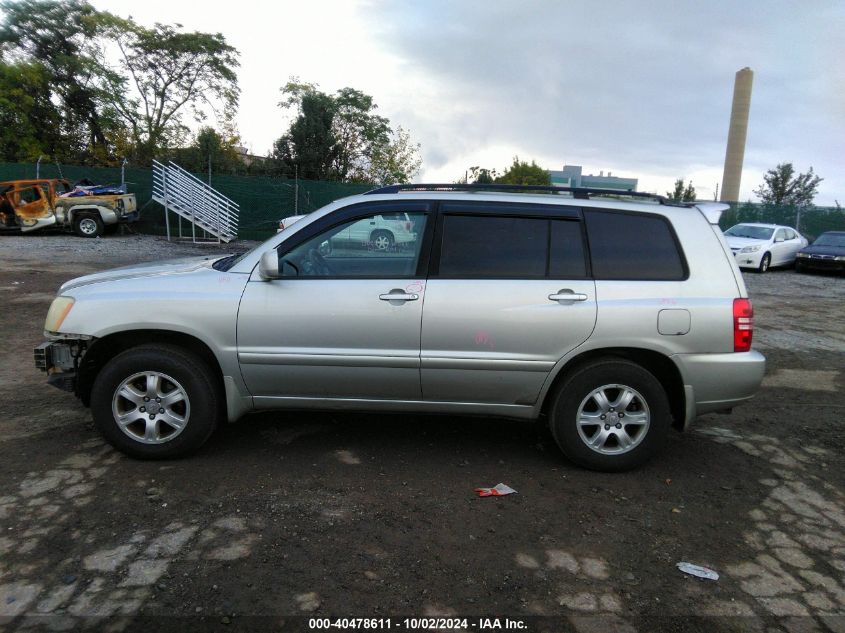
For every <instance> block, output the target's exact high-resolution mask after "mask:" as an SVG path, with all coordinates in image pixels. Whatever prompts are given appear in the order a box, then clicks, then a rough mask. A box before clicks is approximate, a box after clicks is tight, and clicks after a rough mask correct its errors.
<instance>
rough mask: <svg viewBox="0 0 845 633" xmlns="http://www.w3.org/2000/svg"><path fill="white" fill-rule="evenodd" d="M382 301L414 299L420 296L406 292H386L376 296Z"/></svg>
mask: <svg viewBox="0 0 845 633" xmlns="http://www.w3.org/2000/svg"><path fill="white" fill-rule="evenodd" d="M378 298H379V299H381V300H382V301H416V300H417V299H419V298H420V296H419V295H417V294H412V293H406V292H388V293H386V294H383V295H379V296H378Z"/></svg>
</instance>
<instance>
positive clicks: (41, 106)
mask: <svg viewBox="0 0 845 633" xmlns="http://www.w3.org/2000/svg"><path fill="white" fill-rule="evenodd" d="M60 127H61V113H60V112H59V110H58V108H57V107H56V105H55V104H54V103H53V102H52V100H51V90H50V74H49V72H48V71H47V69H46V68H44V67H43V66H41V65H40V64H32V63H29V62H19V63H12V64H6V63H5V62H2V61H0V160H4V161H8V162H30V161H35V160H37V159H38V157H39V156H41V155H42V154H43V155H46V156H56V155H57V154H58V153H59V152H60V151H61V147H62V139H61V134H60Z"/></svg>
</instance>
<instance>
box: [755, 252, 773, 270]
mask: <svg viewBox="0 0 845 633" xmlns="http://www.w3.org/2000/svg"><path fill="white" fill-rule="evenodd" d="M771 265H772V255H771V253H766V254H764V255H763V257H762V259H760V265H759V266H758V267H757V272H758V273H764V272H766V271H767V270H769V266H771Z"/></svg>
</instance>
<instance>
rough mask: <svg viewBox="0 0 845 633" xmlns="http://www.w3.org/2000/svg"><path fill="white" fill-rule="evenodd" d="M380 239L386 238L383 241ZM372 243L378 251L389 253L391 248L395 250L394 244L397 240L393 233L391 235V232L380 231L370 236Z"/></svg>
mask: <svg viewBox="0 0 845 633" xmlns="http://www.w3.org/2000/svg"><path fill="white" fill-rule="evenodd" d="M379 238H384V239H383V240H382V239H379ZM370 242H372V244H373V247H374V248H375V249H376V250H377V251H389V250H390V249H391V248H393V244H394V243H395V240H394V238H393V233H391V232H390V231H383V230H379V231H373V234H372V235H370ZM379 244H384V245H383V246H379Z"/></svg>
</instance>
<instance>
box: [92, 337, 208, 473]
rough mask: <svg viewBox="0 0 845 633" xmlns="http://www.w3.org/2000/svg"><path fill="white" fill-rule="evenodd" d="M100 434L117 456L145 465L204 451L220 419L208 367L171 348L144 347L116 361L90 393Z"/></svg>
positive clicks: (117, 358)
mask: <svg viewBox="0 0 845 633" xmlns="http://www.w3.org/2000/svg"><path fill="white" fill-rule="evenodd" d="M91 412H92V413H93V416H94V423H95V424H96V426H97V428H98V429H99V431H100V432H101V433H102V434H103V436H104V437H105V438H106V439H107V440H108V441H109V443H110V444H112V446H114V447H115V448H117V449H118V450H120V451H122V452H124V453H126V454H127V455H130V456H132V457H137V458H141V459H166V458H170V457H177V456H180V455H185V454H188V453H190V452H193V451H195V450H197V449H198V448H199V447H200V446H202V445H203V444H204V443H205V441H206V440H207V439H208V438H209V436H210V435H211V434H212V432H213V431H214V429H215V427H216V426H217V423H218V422H219V419H220V417H221V406H220V399H219V394H218V389H217V381H216V380H215V377H214V375H213V374H212V372H211V370H210V369H209V367H208V365H207V364H206V363H205V362H203V361H202V360H201V359H200V358H198V357H196V356H195V355H194V354H191V353H190V352H188V351H187V350H184V349H182V348H180V347H176V346H172V345H143V346H140V347H133V348H131V349H128V350H126V351H125V352H122V353H120V354H118V355H117V356H115V357H114V358H113V359H112V360H111V361H109V362H108V363H107V364H106V366H105V367H103V369H102V371H100V374H99V375H98V376H97V379H96V381H95V382H94V388H93V390H92V392H91Z"/></svg>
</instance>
